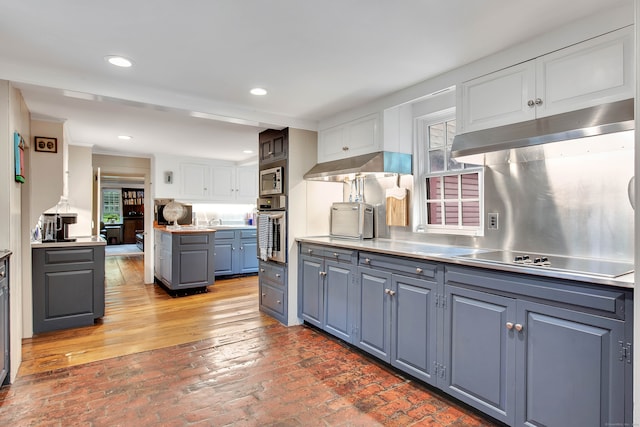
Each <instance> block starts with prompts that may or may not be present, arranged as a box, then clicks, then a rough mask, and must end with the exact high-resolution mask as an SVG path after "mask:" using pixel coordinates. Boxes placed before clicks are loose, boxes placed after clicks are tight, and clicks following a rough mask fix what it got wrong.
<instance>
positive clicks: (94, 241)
mask: <svg viewBox="0 0 640 427" xmlns="http://www.w3.org/2000/svg"><path fill="white" fill-rule="evenodd" d="M106 244H107V241H106V240H104V239H103V238H102V237H100V236H86V237H76V240H75V242H47V243H42V242H40V241H36V242H31V247H32V248H64V247H72V246H104V245H106Z"/></svg>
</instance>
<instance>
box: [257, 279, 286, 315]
mask: <svg viewBox="0 0 640 427" xmlns="http://www.w3.org/2000/svg"><path fill="white" fill-rule="evenodd" d="M260 292H261V293H260V303H261V305H263V306H265V307H267V308H269V309H271V310H273V311H275V312H277V313H280V314H284V303H285V301H284V292H283V291H282V290H281V289H276V288H273V287H271V286H269V285H265V284H263V285H262V286H261V287H260Z"/></svg>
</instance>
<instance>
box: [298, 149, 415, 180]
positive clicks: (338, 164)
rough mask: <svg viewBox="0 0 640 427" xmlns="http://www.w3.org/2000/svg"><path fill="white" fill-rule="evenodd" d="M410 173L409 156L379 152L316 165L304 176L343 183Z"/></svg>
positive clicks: (305, 177)
mask: <svg viewBox="0 0 640 427" xmlns="http://www.w3.org/2000/svg"><path fill="white" fill-rule="evenodd" d="M410 173H411V154H405V153H394V152H390V151H379V152H376V153H369V154H363V155H361V156H355V157H349V158H346V159H341V160H334V161H331V162H324V163H318V164H317V165H315V166H314V167H312V168H311V170H309V172H307V173H306V174H305V175H304V179H308V180H312V181H344V180H345V179H353V178H355V177H356V176H367V175H376V176H389V175H394V174H402V175H404V174H410Z"/></svg>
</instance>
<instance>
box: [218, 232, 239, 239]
mask: <svg viewBox="0 0 640 427" xmlns="http://www.w3.org/2000/svg"><path fill="white" fill-rule="evenodd" d="M235 236H236V232H235V231H233V230H218V231H216V240H220V239H233V238H235Z"/></svg>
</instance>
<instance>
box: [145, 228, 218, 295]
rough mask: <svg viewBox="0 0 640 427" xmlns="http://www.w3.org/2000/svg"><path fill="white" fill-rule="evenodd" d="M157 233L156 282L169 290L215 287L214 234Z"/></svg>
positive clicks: (209, 232) (158, 231)
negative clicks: (213, 285)
mask: <svg viewBox="0 0 640 427" xmlns="http://www.w3.org/2000/svg"><path fill="white" fill-rule="evenodd" d="M155 233H156V234H155V261H156V264H155V276H156V279H158V280H159V281H160V282H161V283H162V284H164V285H165V286H166V287H167V288H168V289H170V290H180V289H191V288H201V287H206V286H209V285H212V284H213V283H214V255H213V254H214V236H215V232H211V231H208V232H202V233H201V232H188V233H171V232H168V231H161V230H155Z"/></svg>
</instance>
